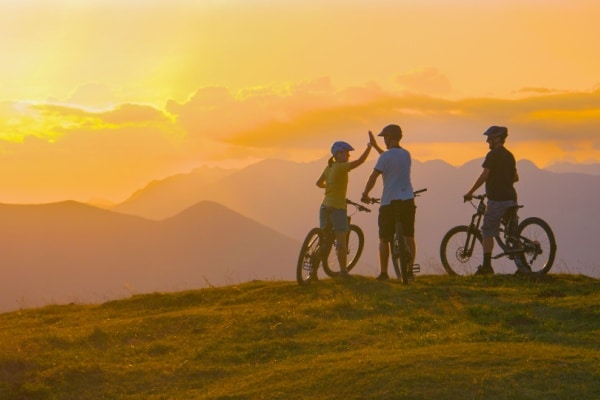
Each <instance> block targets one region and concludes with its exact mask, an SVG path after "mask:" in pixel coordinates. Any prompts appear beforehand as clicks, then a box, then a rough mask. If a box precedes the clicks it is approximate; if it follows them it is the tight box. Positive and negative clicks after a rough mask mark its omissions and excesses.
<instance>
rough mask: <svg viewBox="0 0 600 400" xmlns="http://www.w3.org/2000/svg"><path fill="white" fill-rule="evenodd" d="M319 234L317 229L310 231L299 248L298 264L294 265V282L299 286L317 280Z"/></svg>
mask: <svg viewBox="0 0 600 400" xmlns="http://www.w3.org/2000/svg"><path fill="white" fill-rule="evenodd" d="M320 232H321V230H320V229H319V228H313V229H311V230H310V232H308V235H306V239H304V243H302V247H301V248H300V255H299V256H298V264H297V265H296V280H297V281H298V284H300V285H305V284H307V283H310V281H312V280H316V279H318V278H317V271H318V269H319V263H320V259H319V256H318V251H319V245H320V236H319V234H320Z"/></svg>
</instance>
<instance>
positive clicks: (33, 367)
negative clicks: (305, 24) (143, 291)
mask: <svg viewBox="0 0 600 400" xmlns="http://www.w3.org/2000/svg"><path fill="white" fill-rule="evenodd" d="M541 398H543V399H578V400H581V399H598V398H600V281H599V280H597V279H592V278H588V277H583V276H571V275H549V276H546V277H541V278H537V279H523V278H517V277H514V276H501V275H497V276H492V277H468V278H451V277H447V276H422V277H417V281H416V282H415V283H414V284H412V285H410V286H408V287H406V286H403V285H400V284H398V283H395V282H388V283H381V282H377V281H375V280H373V279H372V278H366V277H360V276H355V277H354V279H352V280H332V279H324V280H321V281H319V282H316V283H315V284H312V285H309V286H308V287H300V286H298V285H297V284H296V283H295V282H250V283H246V284H241V285H237V286H229V287H222V288H210V289H201V290H197V291H187V292H180V293H172V294H158V293H157V294H149V295H140V296H135V297H132V298H129V299H125V300H119V301H111V302H108V303H105V304H101V305H68V306H48V307H44V308H40V309H33V310H23V311H18V312H11V313H5V314H0V399H3V400H17V399H19V400H22V399H60V400H65V399H93V400H99V399H140V400H141V399H144V400H149V399H186V400H187V399H222V400H225V399H345V400H347V399H460V400H465V399H541Z"/></svg>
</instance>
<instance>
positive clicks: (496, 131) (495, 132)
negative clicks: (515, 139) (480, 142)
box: [483, 125, 508, 139]
mask: <svg viewBox="0 0 600 400" xmlns="http://www.w3.org/2000/svg"><path fill="white" fill-rule="evenodd" d="M483 134H484V135H485V136H487V137H488V139H491V138H495V137H501V138H502V139H504V138H506V137H507V136H508V129H506V127H504V126H495V125H494V126H490V127H489V128H488V129H487V131H485V132H483Z"/></svg>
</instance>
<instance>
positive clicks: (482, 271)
mask: <svg viewBox="0 0 600 400" xmlns="http://www.w3.org/2000/svg"><path fill="white" fill-rule="evenodd" d="M475 275H494V270H493V269H492V267H484V266H483V265H480V266H479V267H478V268H477V271H476V272H475Z"/></svg>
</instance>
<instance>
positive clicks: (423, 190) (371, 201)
mask: <svg viewBox="0 0 600 400" xmlns="http://www.w3.org/2000/svg"><path fill="white" fill-rule="evenodd" d="M426 191H427V188H423V189H419V190H415V191H414V192H413V196H415V197H417V196H419V194H421V193H423V192H426ZM473 197H475V196H473ZM380 201H381V199H378V198H375V197H371V198H370V201H369V203H370V204H375V203H379V202H380Z"/></svg>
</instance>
